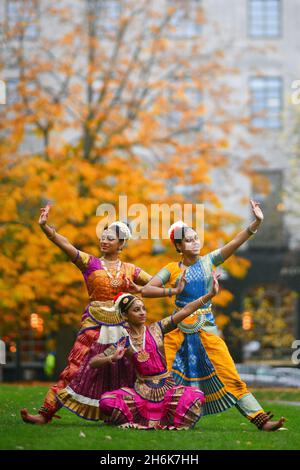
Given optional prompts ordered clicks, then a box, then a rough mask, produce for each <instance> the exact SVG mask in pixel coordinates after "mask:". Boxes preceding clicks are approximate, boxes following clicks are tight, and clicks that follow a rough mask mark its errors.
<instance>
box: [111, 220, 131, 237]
mask: <svg viewBox="0 0 300 470" xmlns="http://www.w3.org/2000/svg"><path fill="white" fill-rule="evenodd" d="M122 222H123V221H122ZM123 223H124V224H125V225H127V227H128V228H129V230H130V233H131V227H130V224H129V223H128V222H123ZM107 229H109V230H113V231H114V232H115V234H116V235H117V237H118V239H119V241H124V240H126V239H127V237H126V233H125V232H124V230H122V228H121V227H119V226H118V225H114V226H113V227H110V226H109V225H106V226H105V227H104V230H107Z"/></svg>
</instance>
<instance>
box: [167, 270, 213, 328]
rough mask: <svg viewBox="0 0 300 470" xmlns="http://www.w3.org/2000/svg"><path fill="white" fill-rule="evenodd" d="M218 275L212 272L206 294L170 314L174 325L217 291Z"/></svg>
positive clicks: (203, 303)
mask: <svg viewBox="0 0 300 470" xmlns="http://www.w3.org/2000/svg"><path fill="white" fill-rule="evenodd" d="M219 277H220V275H219V274H216V273H215V272H213V278H214V280H213V285H212V289H211V291H210V292H209V293H208V294H205V295H203V296H202V297H199V299H197V300H194V301H193V302H190V303H188V304H187V305H186V306H185V307H184V308H182V309H181V310H178V312H176V313H175V315H173V316H172V320H173V323H174V324H175V325H177V324H178V323H180V322H181V321H182V320H184V319H185V318H186V317H188V316H189V315H191V313H194V312H195V311H196V310H198V308H200V307H201V306H202V305H205V304H206V303H207V302H208V301H209V300H211V299H212V298H213V297H214V296H215V295H216V294H217V293H218V292H219V282H218V279H219Z"/></svg>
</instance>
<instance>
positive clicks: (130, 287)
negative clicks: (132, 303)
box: [125, 277, 142, 294]
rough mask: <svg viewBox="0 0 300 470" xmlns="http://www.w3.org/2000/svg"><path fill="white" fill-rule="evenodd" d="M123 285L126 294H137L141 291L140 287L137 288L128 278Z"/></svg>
mask: <svg viewBox="0 0 300 470" xmlns="http://www.w3.org/2000/svg"><path fill="white" fill-rule="evenodd" d="M125 283H126V292H129V293H130V294H138V293H139V292H141V290H142V287H141V286H138V285H137V284H135V283H134V282H133V281H132V280H131V279H129V278H128V277H125Z"/></svg>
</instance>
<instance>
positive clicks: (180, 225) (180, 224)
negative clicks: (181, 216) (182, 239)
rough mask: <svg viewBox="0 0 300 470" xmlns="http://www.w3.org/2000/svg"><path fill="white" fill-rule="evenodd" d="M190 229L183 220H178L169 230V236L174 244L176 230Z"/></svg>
mask: <svg viewBox="0 0 300 470" xmlns="http://www.w3.org/2000/svg"><path fill="white" fill-rule="evenodd" d="M184 227H188V226H187V224H185V223H184V222H183V221H182V220H178V221H177V222H175V223H174V224H172V225H171V227H170V228H169V230H168V235H169V238H170V240H171V241H172V242H173V243H174V235H175V230H177V229H178V228H184Z"/></svg>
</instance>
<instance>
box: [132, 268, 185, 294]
mask: <svg viewBox="0 0 300 470" xmlns="http://www.w3.org/2000/svg"><path fill="white" fill-rule="evenodd" d="M127 282H128V284H127V289H128V292H131V293H139V294H142V297H149V298H157V297H172V295H179V294H180V293H181V292H182V291H183V289H184V286H185V284H186V278H185V271H184V272H183V273H182V276H181V278H180V279H179V282H178V284H177V286H176V287H163V281H162V280H161V278H160V277H158V276H154V277H153V278H152V279H151V280H150V281H149V282H148V283H147V284H146V285H145V286H137V285H136V284H135V283H134V282H132V281H131V280H130V279H128V280H127Z"/></svg>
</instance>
